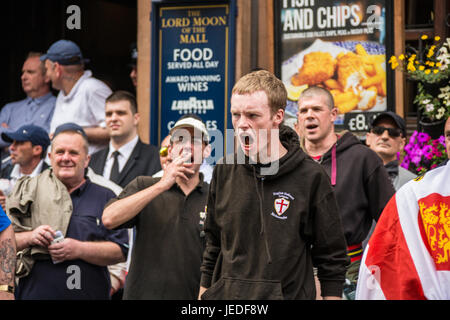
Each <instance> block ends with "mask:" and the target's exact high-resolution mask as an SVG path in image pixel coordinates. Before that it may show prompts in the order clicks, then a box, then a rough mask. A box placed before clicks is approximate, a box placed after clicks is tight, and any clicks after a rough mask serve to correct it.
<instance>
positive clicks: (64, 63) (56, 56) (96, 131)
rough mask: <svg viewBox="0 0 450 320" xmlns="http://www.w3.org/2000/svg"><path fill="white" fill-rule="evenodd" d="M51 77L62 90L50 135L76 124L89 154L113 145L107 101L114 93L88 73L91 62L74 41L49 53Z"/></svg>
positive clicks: (60, 42) (63, 42) (64, 42)
mask: <svg viewBox="0 0 450 320" xmlns="http://www.w3.org/2000/svg"><path fill="white" fill-rule="evenodd" d="M41 60H42V61H45V66H46V68H47V76H48V77H49V78H50V80H51V82H52V86H53V88H55V89H57V90H60V92H59V94H58V97H57V99H56V106H55V112H54V114H53V118H52V121H51V124H50V134H52V133H53V132H54V131H55V129H56V127H58V126H59V125H61V124H63V123H67V122H74V123H76V124H78V125H80V126H81V127H83V129H84V131H85V132H86V135H87V137H88V141H89V154H92V153H93V152H95V151H97V150H100V149H101V148H102V147H104V146H105V145H106V144H107V143H108V141H109V135H108V132H107V130H106V128H105V127H106V125H105V100H106V98H107V97H108V96H109V95H110V94H111V93H112V91H111V89H110V88H109V87H108V86H107V85H106V84H105V83H103V82H102V81H100V80H98V79H95V78H94V77H92V72H91V71H90V70H84V64H85V62H87V61H88V60H86V59H84V58H83V55H82V53H81V50H80V48H79V47H78V45H77V44H76V43H74V42H72V41H70V40H58V41H56V42H55V43H53V44H52V45H51V46H50V48H49V49H48V51H47V53H46V54H44V55H43V56H41Z"/></svg>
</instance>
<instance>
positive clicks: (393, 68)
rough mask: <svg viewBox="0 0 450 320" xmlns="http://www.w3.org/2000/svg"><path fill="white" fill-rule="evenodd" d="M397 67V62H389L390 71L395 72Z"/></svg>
mask: <svg viewBox="0 0 450 320" xmlns="http://www.w3.org/2000/svg"><path fill="white" fill-rule="evenodd" d="M398 66H399V64H398V62H397V61H393V62H391V69H392V70H395V69H396V68H397V67H398Z"/></svg>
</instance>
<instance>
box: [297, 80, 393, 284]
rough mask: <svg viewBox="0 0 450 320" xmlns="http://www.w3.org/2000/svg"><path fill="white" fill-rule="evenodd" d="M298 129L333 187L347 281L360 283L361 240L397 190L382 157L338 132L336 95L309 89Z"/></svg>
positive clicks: (301, 105) (303, 98)
mask: <svg viewBox="0 0 450 320" xmlns="http://www.w3.org/2000/svg"><path fill="white" fill-rule="evenodd" d="M298 106H299V108H298V115H297V117H298V127H299V130H300V135H301V136H302V145H303V147H304V149H305V151H306V152H307V153H308V154H309V155H310V156H311V157H312V158H313V159H314V160H316V161H317V162H319V163H320V164H322V166H323V167H324V169H325V170H326V172H327V173H328V175H329V177H330V178H329V179H330V180H331V185H332V186H333V188H334V192H335V195H336V200H337V203H338V206H339V213H340V215H341V219H342V225H343V227H344V233H345V238H346V240H347V245H348V248H347V251H348V255H349V257H350V258H351V264H350V266H349V269H348V272H347V279H349V281H350V282H353V284H355V283H356V281H357V277H358V271H359V265H360V262H361V258H362V252H363V249H362V242H363V240H364V239H365V238H366V237H367V235H368V233H369V230H370V227H371V225H372V221H373V220H375V221H378V218H379V216H380V214H381V212H382V211H383V209H384V207H385V206H386V204H387V202H388V201H389V199H390V198H391V197H392V196H393V195H394V193H395V191H394V188H393V186H392V184H391V182H390V180H389V176H388V173H387V171H386V169H385V168H384V166H383V162H382V161H381V159H380V158H379V157H378V155H377V154H376V153H375V152H374V151H372V150H371V149H369V148H368V147H366V146H364V145H363V144H362V143H360V142H359V140H358V138H356V137H355V136H354V135H353V134H352V133H350V132H346V133H344V134H339V135H338V134H336V133H335V132H334V121H335V120H336V116H337V109H336V108H335V107H334V100H333V96H332V95H331V93H330V92H329V91H328V90H326V89H324V88H320V87H309V88H308V89H306V90H305V91H303V92H302V94H301V95H300V98H299V100H298Z"/></svg>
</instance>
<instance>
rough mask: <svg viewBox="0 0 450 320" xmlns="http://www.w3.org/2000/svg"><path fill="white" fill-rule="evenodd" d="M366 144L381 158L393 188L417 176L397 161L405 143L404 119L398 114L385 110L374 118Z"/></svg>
mask: <svg viewBox="0 0 450 320" xmlns="http://www.w3.org/2000/svg"><path fill="white" fill-rule="evenodd" d="M366 144H367V145H368V146H369V147H370V149H372V150H373V151H375V152H376V153H377V154H378V156H379V157H380V158H381V160H383V164H384V167H385V168H386V170H387V172H388V174H389V177H390V178H391V181H392V184H393V186H394V188H395V190H398V189H400V187H401V186H402V185H404V184H405V183H406V182H408V181H409V180H411V179H414V178H415V177H417V176H416V175H415V174H413V173H412V172H410V171H408V170H406V169H404V168H402V167H400V166H399V163H398V158H397V154H398V153H399V152H401V150H402V149H403V148H404V147H405V144H406V124H405V120H403V118H402V117H400V116H399V115H398V114H396V113H394V112H392V111H387V112H383V113H380V114H379V115H378V116H377V117H376V118H374V120H373V121H372V123H371V126H370V132H368V133H367V136H366Z"/></svg>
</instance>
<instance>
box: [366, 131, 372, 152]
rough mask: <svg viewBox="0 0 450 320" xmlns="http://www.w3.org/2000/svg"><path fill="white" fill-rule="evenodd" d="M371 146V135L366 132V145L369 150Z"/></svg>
mask: <svg viewBox="0 0 450 320" xmlns="http://www.w3.org/2000/svg"><path fill="white" fill-rule="evenodd" d="M371 144H372V133H370V132H367V133H366V145H367V146H368V147H369V148H370V145H371Z"/></svg>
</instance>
